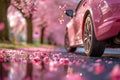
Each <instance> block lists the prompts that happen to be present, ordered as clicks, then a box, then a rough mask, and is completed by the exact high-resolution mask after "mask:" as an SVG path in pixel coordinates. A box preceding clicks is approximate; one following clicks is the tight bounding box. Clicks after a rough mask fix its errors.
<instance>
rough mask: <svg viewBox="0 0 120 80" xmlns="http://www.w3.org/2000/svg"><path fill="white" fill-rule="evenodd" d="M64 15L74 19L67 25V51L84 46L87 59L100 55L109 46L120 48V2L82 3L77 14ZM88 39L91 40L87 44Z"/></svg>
mask: <svg viewBox="0 0 120 80" xmlns="http://www.w3.org/2000/svg"><path fill="white" fill-rule="evenodd" d="M65 13H66V14H67V15H68V16H70V17H71V20H70V21H69V22H68V24H67V25H66V35H65V47H66V49H67V51H69V52H73V51H75V49H76V47H78V46H81V45H83V46H84V48H85V53H86V54H87V55H88V56H101V55H102V54H103V52H104V49H105V47H106V45H108V46H109V47H112V46H113V45H117V47H119V44H120V0H81V1H80V2H79V4H78V6H77V8H76V10H75V11H74V12H73V10H66V11H65ZM88 28H90V31H89V29H88ZM66 36H67V38H66ZM88 38H90V39H89V40H90V41H89V40H88V41H86V39H88ZM86 45H89V46H86ZM101 47H102V49H100V48H101ZM86 48H89V49H86ZM99 49H100V50H99ZM86 50H87V51H86Z"/></svg>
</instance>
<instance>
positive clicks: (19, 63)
mask: <svg viewBox="0 0 120 80" xmlns="http://www.w3.org/2000/svg"><path fill="white" fill-rule="evenodd" d="M0 80H120V49H106V50H105V53H104V55H103V56H102V57H99V58H98V57H91V58H90V57H87V56H86V55H85V54H84V49H83V48H78V49H77V50H76V52H75V53H67V52H66V50H65V49H64V48H63V47H62V48H59V47H41V48H29V49H28V48H26V49H16V50H13V49H3V50H1V51H0Z"/></svg>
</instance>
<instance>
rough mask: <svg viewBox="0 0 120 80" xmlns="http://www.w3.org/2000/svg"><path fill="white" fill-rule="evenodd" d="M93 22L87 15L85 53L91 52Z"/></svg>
mask: <svg viewBox="0 0 120 80" xmlns="http://www.w3.org/2000/svg"><path fill="white" fill-rule="evenodd" d="M91 28H92V24H91V19H90V17H87V19H86V21H85V26H84V48H85V53H87V54H89V52H90V49H91V43H92V29H91Z"/></svg>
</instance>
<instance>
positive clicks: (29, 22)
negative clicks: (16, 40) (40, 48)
mask: <svg viewBox="0 0 120 80" xmlns="http://www.w3.org/2000/svg"><path fill="white" fill-rule="evenodd" d="M26 21H27V43H33V36H32V33H33V27H32V26H33V25H32V15H31V16H30V17H29V18H26Z"/></svg>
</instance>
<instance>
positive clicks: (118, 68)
mask: <svg viewBox="0 0 120 80" xmlns="http://www.w3.org/2000/svg"><path fill="white" fill-rule="evenodd" d="M110 77H111V80H120V65H115V66H114V67H113V69H112V71H111V73H110Z"/></svg>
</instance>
